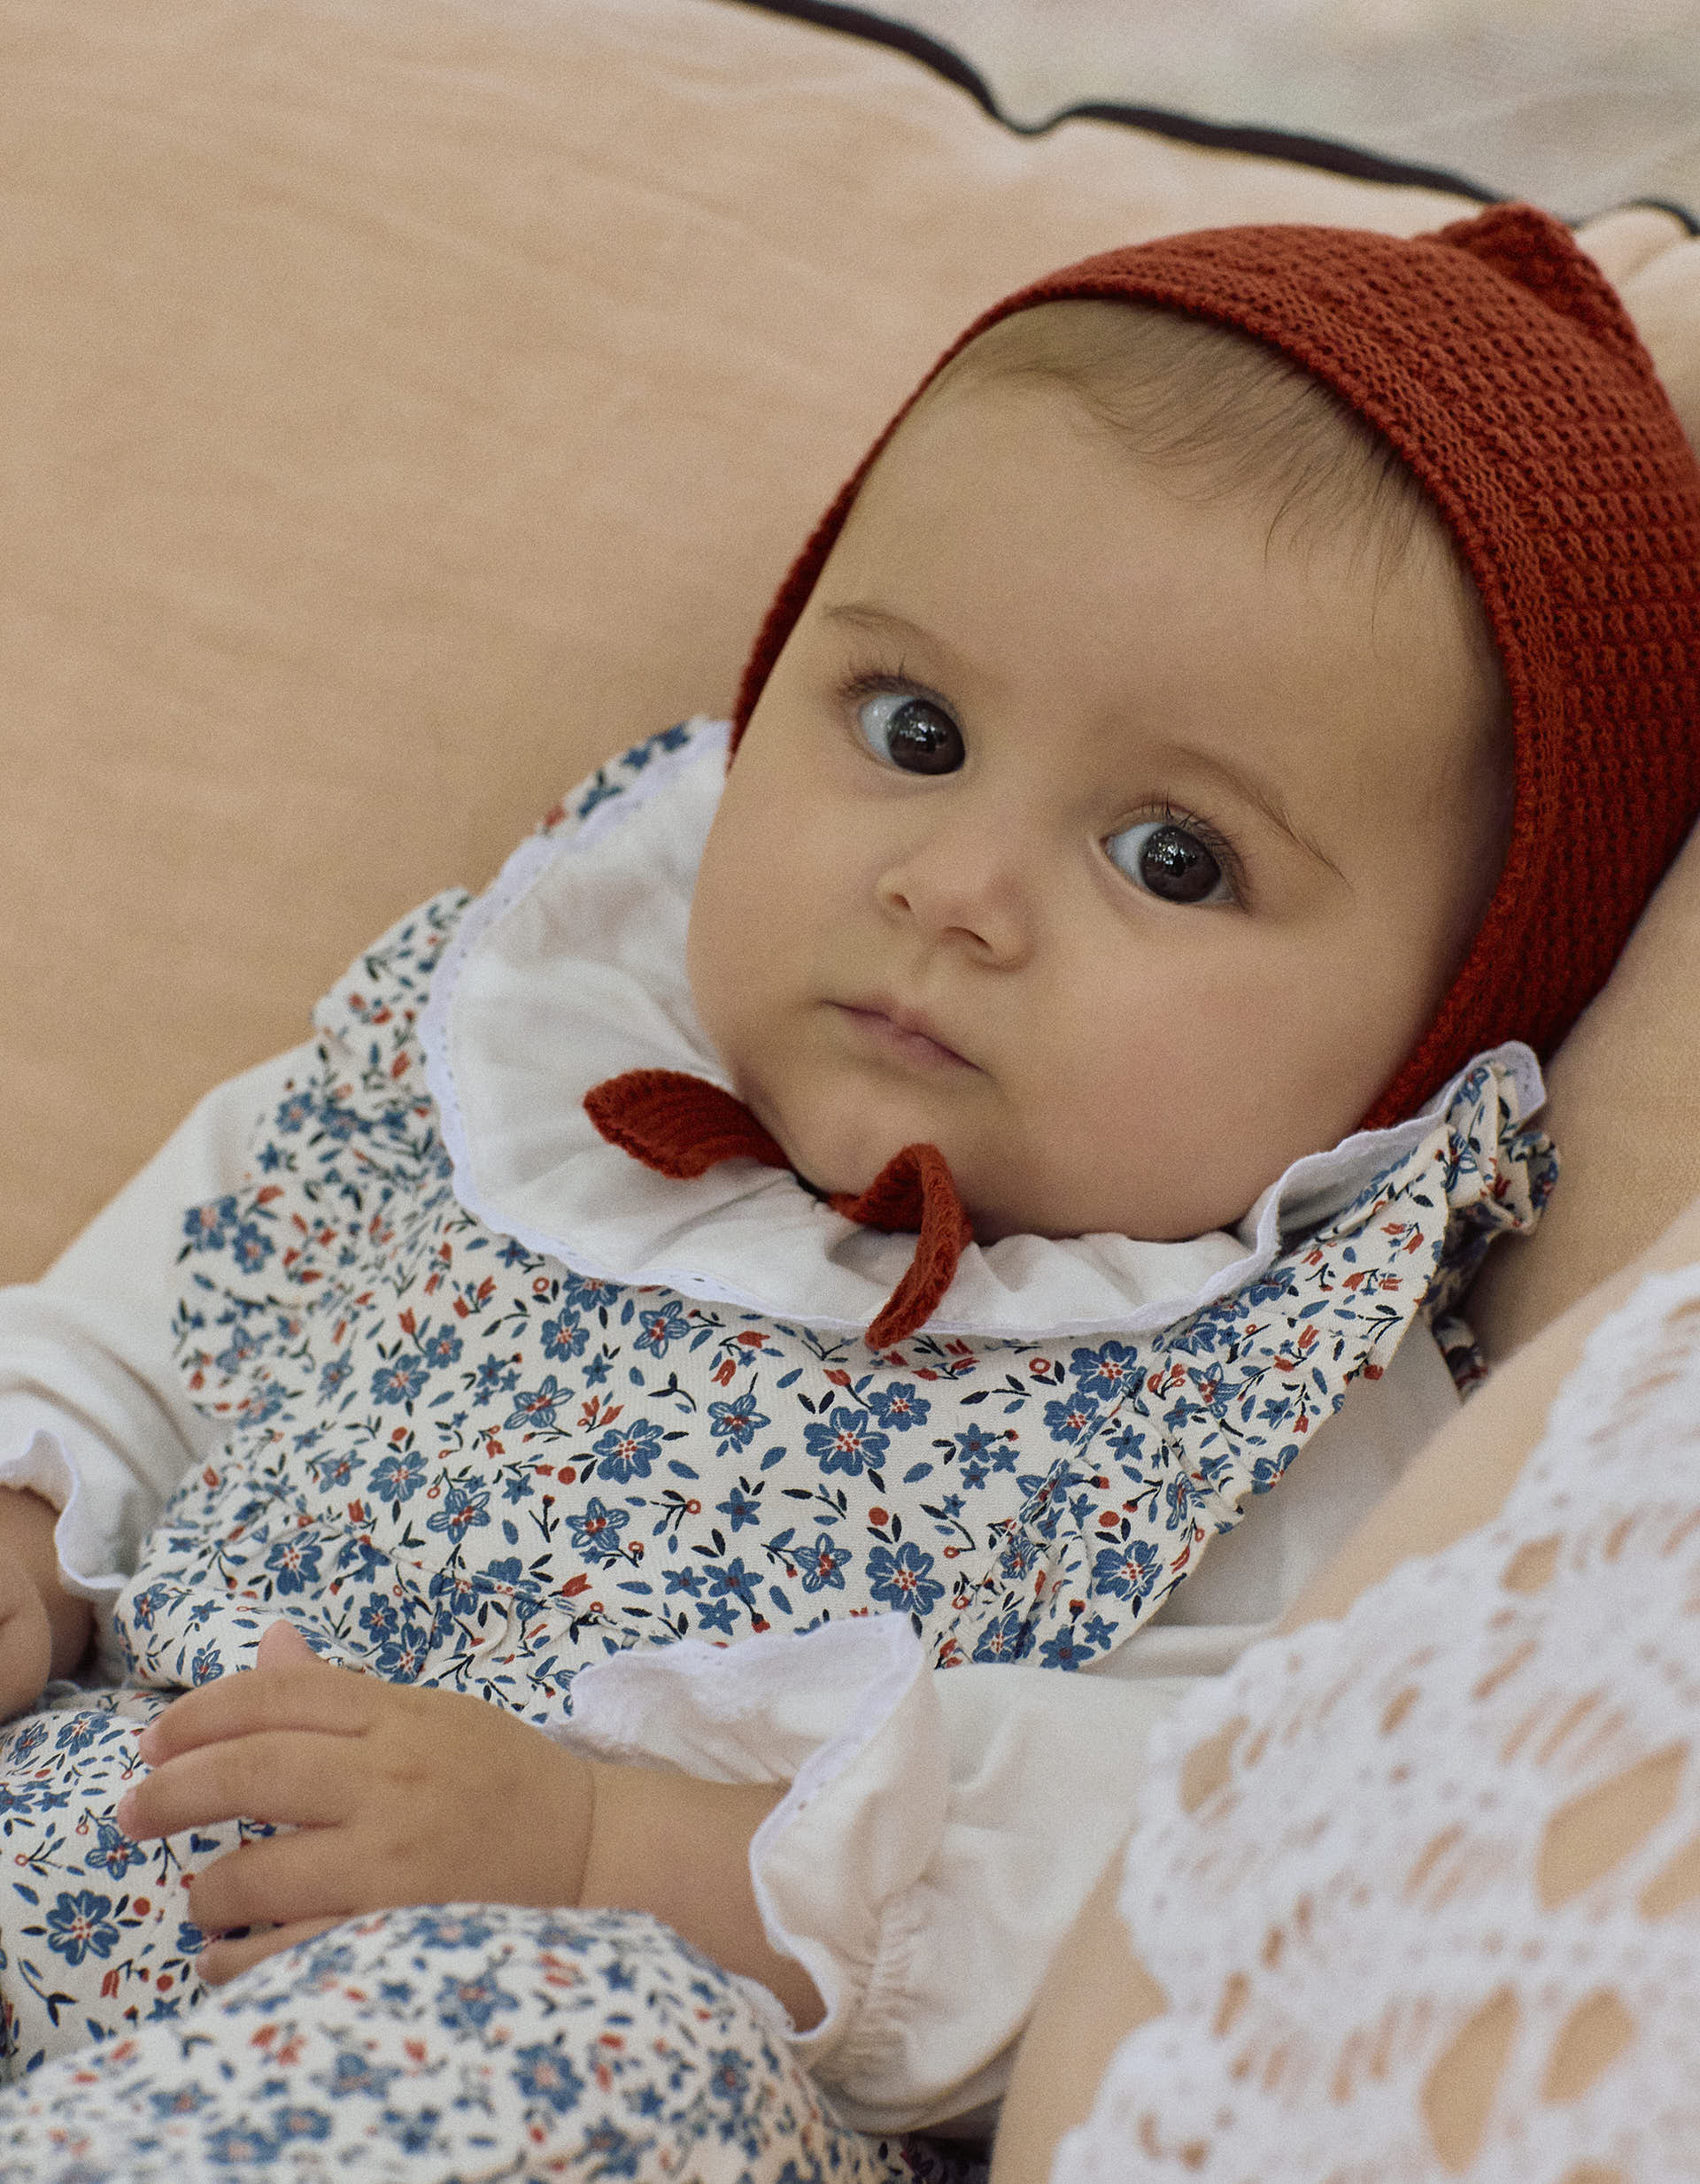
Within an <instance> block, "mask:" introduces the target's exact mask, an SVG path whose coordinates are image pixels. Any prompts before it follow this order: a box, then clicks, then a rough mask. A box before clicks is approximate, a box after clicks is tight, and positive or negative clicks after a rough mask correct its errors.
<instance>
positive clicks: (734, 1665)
mask: <svg viewBox="0 0 1700 2184" xmlns="http://www.w3.org/2000/svg"><path fill="white" fill-rule="evenodd" d="M1191 1680H1192V1679H1186V1678H1178V1677H1177V1678H1167V1679H1151V1680H1149V1681H1147V1682H1145V1683H1142V1684H1140V1685H1137V1686H1129V1685H1124V1684H1117V1683H1115V1682H1110V1681H1106V1680H1103V1679H1092V1678H1088V1677H1084V1676H1066V1675H1062V1674H1059V1673H1057V1672H1056V1671H1052V1670H1048V1669H1026V1668H1016V1667H1006V1666H1001V1665H1000V1666H979V1667H974V1666H970V1667H963V1668H955V1669H947V1670H942V1671H931V1670H929V1669H928V1668H927V1667H926V1665H925V1662H924V1657H923V1652H922V1648H921V1644H920V1641H919V1640H917V1639H916V1636H915V1635H914V1632H912V1631H911V1629H910V1627H909V1623H908V1617H904V1616H879V1617H858V1618H855V1619H854V1620H851V1621H847V1622H844V1623H832V1624H823V1625H821V1627H820V1628H818V1629H817V1630H815V1631H812V1632H808V1633H807V1634H806V1635H802V1636H797V1635H793V1634H792V1633H789V1632H775V1633H772V1634H770V1635H769V1636H767V1637H761V1638H753V1639H746V1640H744V1641H743V1642H742V1643H740V1644H738V1645H736V1646H730V1647H725V1648H718V1647H714V1646H707V1645H704V1644H702V1643H701V1642H700V1640H694V1639H687V1640H684V1641H683V1642H682V1643H680V1644H678V1645H675V1646H668V1647H665V1648H660V1649H658V1650H657V1651H654V1652H645V1653H625V1654H617V1655H614V1657H613V1658H611V1659H610V1660H607V1661H605V1662H599V1663H596V1664H595V1665H594V1666H592V1667H591V1668H588V1669H586V1670H584V1671H583V1672H582V1673H581V1675H580V1676H579V1678H578V1680H577V1683H576V1686H575V1688H574V1694H573V1697H574V1707H575V1713H574V1719H573V1722H572V1724H571V1725H570V1727H568V1729H566V1730H563V1731H562V1732H560V1734H561V1736H562V1739H563V1740H564V1741H567V1742H570V1743H574V1744H576V1745H581V1746H583V1747H584V1748H589V1749H591V1750H593V1751H595V1752H597V1753H598V1754H599V1755H600V1756H605V1757H609V1758H617V1759H624V1760H628V1761H631V1760H637V1761H639V1762H642V1763H650V1764H654V1763H665V1764H668V1765H670V1766H674V1767H676V1768H678V1769H679V1770H680V1771H684V1772H687V1773H691V1774H695V1775H698V1776H699V1777H703V1778H706V1779H710V1780H717V1781H784V1780H787V1779H788V1780H790V1782H791V1789H790V1791H789V1793H788V1794H787V1795H786V1797H785V1798H784V1802H782V1803H781V1804H780V1805H778V1806H777V1808H776V1810H774V1811H773V1812H772V1813H771V1814H770V1815H769V1817H768V1819H767V1820H766V1821H765V1822H764V1824H763V1825H762V1826H761V1830H760V1831H759V1833H757V1835H756V1838H755V1841H754V1842H753V1845H752V1846H751V1854H750V1855H751V1869H752V1875H753V1880H754V1885H755V1893H756V1901H757V1902H758V1904H759V1905H760V1907H761V1914H762V1918H763V1922H764V1924H765V1925H766V1927H767V1932H768V1938H769V1941H770V1942H771V1943H772V1944H773V1946H774V1947H775V1948H776V1949H781V1950H783V1951H784V1953H785V1954H787V1955H789V1956H795V1957H796V1958H797V1959H798V1960H799V1961H800V1963H801V1964H803V1965H804V1967H805V1969H806V1970H807V1971H808V1974H809V1976H810V1978H811V1979H813V1980H814V1982H815V1987H816V1988H817V1989H818V1991H819V1993H820V1995H821V1999H822V2000H823V2003H825V2004H826V2010H825V2014H824V2016H823V2018H822V2020H821V2022H820V2023H819V2024H818V2025H817V2026H815V2027H814V2028H813V2029H812V2030H811V2031H809V2032H807V2033H797V2032H796V2031H795V2030H794V2029H793V2028H792V2027H791V2026H789V2025H788V2024H786V2025H784V2026H783V2027H782V2029H783V2031H784V2035H785V2037H786V2039H787V2041H788V2042H789V2044H790V2045H791V2046H792V2049H794V2050H795V2051H796V2053H797V2055H798V2057H799V2058H800V2060H801V2061H802V2062H803V2063H804V2064H807V2066H808V2068H809V2069H810V2070H811V2071H812V2072H814V2073H815V2076H816V2077H817V2078H818V2079H819V2080H820V2081H821V2083H822V2084H823V2086H824V2087H825V2088H827V2090H828V2092H829V2093H830V2094H831V2097H832V2101H833V2104H834V2106H835V2108H836V2109H837V2110H838V2112H839V2114H840V2115H842V2116H843V2117H844V2118H846V2120H847V2121H849V2122H851V2123H854V2124H855V2125H856V2126H859V2127H860V2128H862V2129H863V2130H870V2131H887V2130H900V2129H901V2130H908V2129H915V2128H918V2127H920V2126H923V2125H925V2124H928V2123H931V2122H937V2121H939V2120H941V2119H945V2118H960V2117H963V2116H965V2115H971V2114H972V2113H973V2112H974V2111H977V2110H979V2109H981V2108H982V2107H983V2106H984V2105H985V2103H988V2102H989V2101H992V2100H993V2099H995V2098H996V2097H997V2095H999V2094H1001V2091H1002V2089H1003V2082H1004V2079H1005V2077H1006V2075H1007V2064H1006V2059H1005V2058H1006V2051H1007V2049H1008V2047H1009V2046H1010V2044H1011V2042H1013V2041H1014V2040H1015V2038H1016V2034H1018V2033H1019V2031H1020V2029H1021V2026H1022V2024H1023V2022H1024V2019H1025V2018H1026V2015H1027V2012H1028V2010H1029V2008H1030V2007H1031V2005H1032V1995H1033V1990H1034V1987H1036V1985H1037V1982H1038V1979H1039V1975H1040V1973H1041V1972H1042V1971H1043V1969H1044V1966H1045V1964H1046V1962H1047V1960H1048V1958H1049V1956H1050V1954H1051V1952H1052V1950H1053V1949H1055V1945H1056V1942H1057V1941H1058V1939H1059V1938H1060V1937H1061V1935H1062V1933H1065V1932H1066V1931H1067V1929H1068V1926H1069V1925H1070V1922H1071V1920H1072V1918H1073V1917H1074V1914H1075V1912H1076V1910H1078V1907H1079V1904H1080V1902H1081V1901H1082V1900H1083V1899H1084V1897H1085V1895H1086V1892H1087V1890H1088V1889H1089V1888H1090V1887H1091V1886H1092V1883H1093V1880H1094V1879H1096V1877H1097V1875H1098V1873H1099V1872H1100V1871H1101V1869H1102V1867H1103V1865H1104V1864H1105V1861H1106V1860H1107V1859H1108V1858H1109V1855H1110V1852H1111V1851H1112V1850H1113V1849H1114V1848H1115V1847H1116V1845H1117V1842H1118V1841H1120V1840H1121V1839H1122V1837H1123V1836H1124V1835H1125V1834H1126V1833H1127V1830H1128V1826H1129V1825H1130V1820H1131V1816H1132V1810H1133V1801H1134V1798H1135V1795H1136V1794H1137V1791H1138V1788H1139V1784H1140V1777H1141V1775H1142V1772H1143V1770H1144V1764H1145V1756H1144V1755H1145V1742H1146V1737H1147V1733H1148V1732H1149V1730H1150V1728H1151V1727H1152V1725H1153V1724H1154V1723H1155V1721H1156V1720H1158V1719H1159V1718H1160V1717H1161V1716H1163V1714H1165V1713H1167V1711H1168V1710H1169V1709H1170V1707H1171V1705H1173V1704H1174V1703H1175V1702H1176V1701H1177V1700H1178V1698H1179V1697H1180V1696H1181V1695H1182V1694H1183V1693H1184V1692H1185V1691H1186V1689H1187V1688H1188V1686H1189V1684H1190V1682H1191ZM769 1999H770V1998H769ZM772 2007H773V2009H774V2010H775V2011H776V2012H778V2005H777V2003H773V2004H772ZM779 2014H781V2015H782V2014H783V2013H779Z"/></svg>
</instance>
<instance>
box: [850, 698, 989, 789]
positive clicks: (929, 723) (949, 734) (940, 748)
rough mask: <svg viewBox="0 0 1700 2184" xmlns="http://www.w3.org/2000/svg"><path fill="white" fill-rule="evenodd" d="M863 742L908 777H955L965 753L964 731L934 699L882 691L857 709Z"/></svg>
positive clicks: (886, 762)
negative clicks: (932, 775) (926, 775)
mask: <svg viewBox="0 0 1700 2184" xmlns="http://www.w3.org/2000/svg"><path fill="white" fill-rule="evenodd" d="M856 725H857V727H858V728H859V729H861V730H862V741H863V742H864V743H865V744H866V745H868V748H869V750H870V751H871V752H873V754H874V756H875V757H876V758H877V759H879V760H883V761H884V762H885V764H886V765H887V766H896V767H900V768H901V769H902V771H903V772H904V773H906V774H954V772H955V771H956V768H958V767H959V766H960V765H961V764H962V760H963V758H964V757H965V755H966V753H965V752H964V751H963V749H962V730H961V729H959V728H958V727H957V725H956V723H955V722H954V721H953V720H952V719H951V717H950V715H949V714H947V712H946V711H945V709H944V707H943V706H940V705H937V704H935V703H934V701H933V700H932V699H931V698H917V697H916V696H914V695H913V693H911V692H909V691H877V693H876V694H875V695H874V696H873V697H871V698H863V699H862V702H861V704H860V705H858V706H857V707H856Z"/></svg>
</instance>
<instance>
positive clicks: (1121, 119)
mask: <svg viewBox="0 0 1700 2184" xmlns="http://www.w3.org/2000/svg"><path fill="white" fill-rule="evenodd" d="M736 4H737V5H738V6H740V7H750V8H756V9H759V10H760V11H761V13H763V14H764V15H782V16H788V17H790V18H791V19H793V20H794V21H797V22H802V23H812V24H814V25H815V27H816V28H817V29H821V30H836V31H839V32H842V33H843V34H844V35H846V37H852V38H861V39H862V40H863V41H864V42H867V43H869V44H871V45H884V46H889V47H892V48H893V49H894V50H896V51H898V52H900V53H905V54H907V55H908V57H909V58H910V59H911V60H917V61H920V62H921V63H922V64H923V66H925V67H928V68H931V70H932V71H933V73H934V74H936V75H940V76H942V77H944V79H945V80H946V81H947V82H948V83H954V85H955V86H956V88H957V89H959V90H962V91H966V92H967V93H968V95H969V96H970V98H972V99H973V100H974V101H975V103H976V104H977V105H978V106H980V107H982V108H983V109H984V111H985V112H986V114H987V115H989V116H990V118H991V119H992V120H993V121H995V122H997V123H998V124H999V126H1000V127H1002V128H1006V129H1008V131H1009V132H1010V134H1011V135H1015V136H1045V135H1048V134H1049V133H1050V131H1051V130H1053V129H1055V128H1059V127H1061V126H1062V123H1063V122H1065V121H1108V122H1111V123H1113V124H1115V125H1116V126H1117V127H1121V128H1131V129H1143V130H1145V131H1146V132H1147V134H1148V135H1154V136H1168V137H1173V138H1178V140H1179V141H1180V142H1181V143H1189V144H1198V145H1201V146H1202V147H1203V148H1204V149H1205V150H1210V151H1240V152H1248V153H1250V154H1251V155H1252V156H1253V157H1254V158H1265V159H1269V158H1273V159H1286V160H1287V161H1289V162H1290V163H1291V164H1293V165H1294V166H1313V167H1322V168H1325V169H1326V170H1327V171H1328V172H1329V173H1331V174H1347V175H1350V176H1352V177H1353V178H1354V179H1355V180H1356V181H1371V182H1386V183H1387V184H1389V185H1390V186H1392V187H1395V188H1400V189H1441V190H1444V191H1446V192H1447V193H1448V194H1449V195H1450V196H1452V197H1468V198H1470V199H1472V201H1473V202H1474V203H1476V204H1478V205H1503V204H1504V203H1505V202H1506V201H1507V200H1506V198H1505V196H1504V193H1503V191H1500V190H1495V189H1487V187H1486V186H1485V185H1484V184H1482V183H1480V182H1476V181H1470V180H1469V178H1468V177H1467V176H1465V175H1462V174H1453V173H1451V172H1450V171H1449V169H1448V168H1445V167H1438V166H1420V165H1416V164H1413V163H1411V162H1410V161H1407V160H1402V159H1389V158H1383V156H1382V155H1381V154H1380V153H1379V152H1373V151H1365V150H1363V149H1362V148H1361V147H1360V146H1358V145H1356V144H1347V143H1338V142H1336V141H1335V140H1334V139H1333V138H1331V137H1326V136H1309V135H1303V134H1302V133H1301V132H1299V131H1297V130H1292V129H1278V128H1270V127H1260V126H1258V125H1257V124H1256V123H1245V124H1240V123H1235V122H1227V121H1204V120H1199V119H1198V117H1197V116H1195V115H1193V114H1185V113H1176V112H1171V110H1170V109H1169V108H1167V107H1163V106H1129V105H1123V104H1119V103H1117V102H1114V101H1106V100H1090V101H1087V102H1085V103H1083V104H1079V105H1076V106H1064V107H1062V108H1060V109H1059V110H1058V111H1057V112H1055V113H1054V114H1052V115H1050V116H1049V118H1048V119H1047V120H1043V121H1017V120H1015V119H1014V118H1013V117H1012V116H1011V115H1009V114H1007V113H1005V112H1004V111H1003V109H1002V107H1001V106H1000V105H999V104H998V101H997V98H996V96H994V95H993V90H992V89H991V86H990V85H989V84H988V83H987V82H986V81H985V77H984V76H982V75H981V74H980V73H979V71H978V70H977V68H976V67H975V66H974V65H973V64H972V62H971V61H969V60H966V59H964V58H963V57H962V54H960V53H959V52H957V51H956V50H955V48H954V46H948V45H947V44H945V42H943V40H942V39H939V38H935V37H933V36H932V35H931V33H930V32H928V31H924V30H917V29H916V27H914V25H913V24H910V23H900V22H894V21H893V19H891V17H889V16H885V15H876V14H875V13H874V12H872V11H871V10H870V9H868V8H859V7H849V6H846V5H845V4H843V0H736ZM1671 209H1672V210H1673V211H1674V209H1675V208H1674V207H1672V208H1671Z"/></svg>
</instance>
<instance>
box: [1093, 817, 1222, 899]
mask: <svg viewBox="0 0 1700 2184" xmlns="http://www.w3.org/2000/svg"><path fill="white" fill-rule="evenodd" d="M1104 849H1105V852H1106V853H1107V854H1108V855H1109V861H1110V862H1111V864H1113V865H1114V866H1115V867H1116V868H1117V871H1118V872H1124V873H1126V875H1127V876H1128V878H1129V879H1130V880H1132V882H1133V884H1134V885H1135V886H1136V887H1142V888H1144V889H1145V891H1146V892H1147V894H1151V895H1157V896H1160V897H1161V898H1162V899H1163V901H1164V902H1231V901H1232V899H1233V890H1232V888H1231V887H1230V886H1229V884H1228V881H1227V876H1226V874H1225V872H1224V871H1223V869H1222V867H1221V865H1220V863H1219V862H1218V861H1217V857H1216V855H1215V853H1214V852H1213V851H1212V850H1211V849H1210V847H1209V844H1208V843H1207V842H1205V841H1204V840H1203V839H1202V837H1201V836H1200V835H1199V834H1198V833H1197V832H1196V831H1195V830H1194V829H1193V828H1191V827H1188V826H1185V825H1183V824H1182V823H1181V822H1180V821H1179V820H1178V819H1142V820H1140V822H1139V824H1138V825H1137V826H1133V827H1124V828H1123V829H1122V830H1121V832H1120V833H1119V834H1112V835H1111V836H1110V837H1109V840H1108V841H1107V842H1106V843H1105V844H1104Z"/></svg>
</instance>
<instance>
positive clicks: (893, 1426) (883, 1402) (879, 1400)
mask: <svg viewBox="0 0 1700 2184" xmlns="http://www.w3.org/2000/svg"><path fill="white" fill-rule="evenodd" d="M868 1408H869V1410H871V1411H872V1412H873V1414H874V1416H875V1417H876V1419H877V1421H878V1422H879V1424H881V1425H883V1426H885V1428H886V1430H887V1431H888V1432H893V1433H907V1432H908V1431H909V1429H910V1428H911V1427H912V1426H917V1425H924V1424H926V1423H927V1420H928V1419H929V1418H930V1417H931V1416H932V1405H931V1403H930V1402H929V1401H927V1399H926V1397H925V1396H924V1395H917V1394H916V1392H915V1383H914V1382H913V1381H912V1380H893V1383H892V1385H890V1387H888V1388H877V1389H876V1390H875V1391H874V1393H872V1394H871V1395H870V1396H869V1398H868ZM762 1424H764V1425H765V1424H767V1421H766V1419H765V1418H764V1419H763V1420H762Z"/></svg>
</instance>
